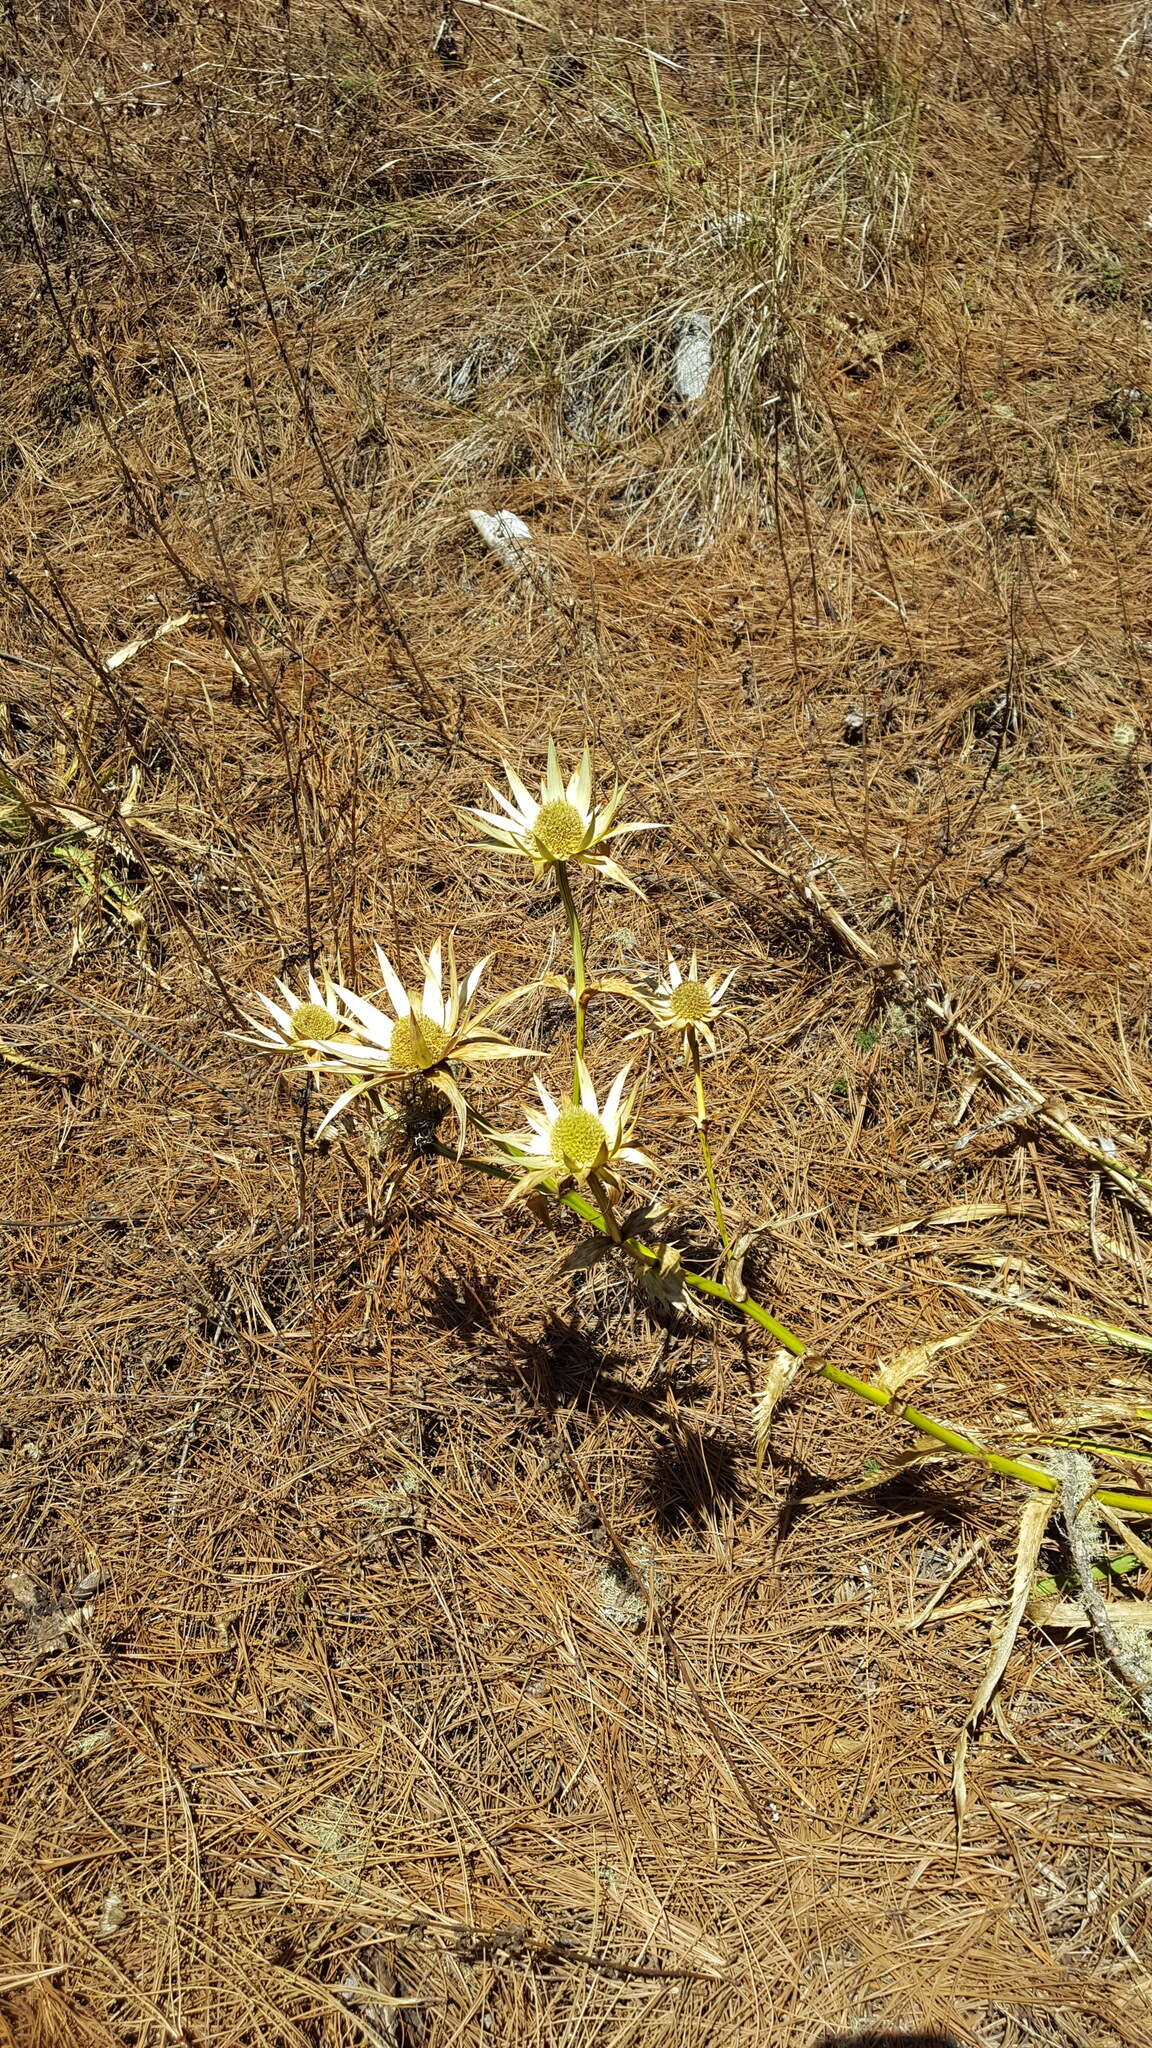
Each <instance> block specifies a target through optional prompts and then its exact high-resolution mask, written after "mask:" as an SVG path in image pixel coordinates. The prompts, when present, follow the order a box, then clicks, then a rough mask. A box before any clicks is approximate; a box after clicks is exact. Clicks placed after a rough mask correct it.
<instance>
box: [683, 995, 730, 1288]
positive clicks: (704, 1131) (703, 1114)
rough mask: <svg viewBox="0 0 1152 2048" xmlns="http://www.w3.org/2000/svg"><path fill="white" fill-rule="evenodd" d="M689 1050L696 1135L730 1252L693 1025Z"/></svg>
mask: <svg viewBox="0 0 1152 2048" xmlns="http://www.w3.org/2000/svg"><path fill="white" fill-rule="evenodd" d="M688 1051H689V1054H690V1055H691V1059H692V1078H693V1080H694V1082H695V1084H696V1136H697V1137H698V1138H699V1140H700V1157H701V1158H702V1159H703V1161H704V1171H705V1173H706V1174H707V1176H708V1191H709V1193H710V1194H711V1196H712V1209H713V1213H714V1215H715V1217H716V1228H717V1229H718V1231H719V1232H720V1242H721V1244H722V1245H723V1247H724V1249H725V1251H726V1252H730V1251H731V1249H732V1245H731V1241H730V1239H729V1236H728V1225H727V1223H726V1222H725V1220H724V1204H723V1202H722V1201H721V1200H720V1190H719V1188H718V1187H717V1185H716V1174H715V1170H714V1168H713V1165H712V1147H711V1145H710V1144H709V1143H708V1105H707V1103H706V1102H705V1100H704V1076H703V1074H702V1072H701V1070H700V1041H699V1039H698V1038H697V1036H696V1033H695V1032H694V1031H693V1029H692V1027H691V1026H689V1028H688Z"/></svg>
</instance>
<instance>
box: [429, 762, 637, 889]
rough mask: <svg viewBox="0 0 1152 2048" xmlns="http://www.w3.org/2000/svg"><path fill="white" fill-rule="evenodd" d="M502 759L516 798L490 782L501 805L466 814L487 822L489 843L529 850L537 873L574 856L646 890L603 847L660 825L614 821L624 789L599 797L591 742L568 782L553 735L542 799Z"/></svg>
mask: <svg viewBox="0 0 1152 2048" xmlns="http://www.w3.org/2000/svg"><path fill="white" fill-rule="evenodd" d="M502 765H503V769H504V773H505V775H506V776H507V777H508V787H509V789H510V790H511V792H512V798H514V799H515V801H512V800H511V799H510V798H508V797H506V796H504V795H503V794H502V793H501V791H500V790H498V789H494V788H493V787H492V784H491V783H489V785H488V793H489V795H490V796H491V798H492V801H493V803H495V804H498V805H499V806H500V809H499V811H479V810H472V809H468V810H466V811H465V812H464V814H463V815H464V816H465V817H466V818H473V819H475V820H476V822H477V823H478V824H480V825H482V826H483V828H484V844H485V845H486V846H488V847H491V849H492V850H493V852H496V853H516V854H522V855H524V856H525V857H526V858H527V859H528V860H530V861H531V862H532V866H533V868H534V870H535V872H536V873H537V874H538V875H542V874H544V873H546V872H547V870H548V869H549V868H555V867H559V866H561V865H562V864H563V863H564V862H566V861H573V862H575V863H576V865H577V866H579V867H586V868H592V869H594V870H595V872H596V873H597V874H601V875H606V876H608V877H609V879H610V880H611V881H613V882H619V883H620V884H621V885H622V886H623V887H624V888H625V889H631V890H632V891H633V893H634V894H635V895H637V896H642V895H643V893H644V892H643V890H642V889H640V888H638V887H637V884H636V883H635V882H634V881H632V879H631V877H630V876H629V875H626V874H625V872H624V870H623V868H622V867H619V866H618V865H617V863H616V862H615V861H614V860H612V859H611V858H610V857H609V856H608V855H607V854H605V853H603V852H602V851H601V850H600V849H601V848H602V847H604V846H605V845H607V843H608V841H609V840H611V839H618V838H619V837H620V836H621V835H622V834H623V833H625V832H658V831H660V829H661V827H660V826H659V825H656V824H652V823H649V822H644V821H642V820H635V821H633V822H632V823H630V824H626V825H617V824H615V823H614V822H613V820H614V819H615V817H616V814H617V812H618V810H619V808H620V805H621V804H622V803H623V801H624V795H625V792H624V791H623V790H622V789H621V788H620V786H619V784H617V785H616V786H615V788H614V789H613V791H612V794H611V796H610V797H608V798H607V799H606V801H604V802H603V803H598V802H596V801H595V800H594V796H593V789H592V757H591V754H590V753H589V751H588V748H587V746H585V748H584V751H583V754H582V755H581V757H580V765H579V767H578V768H577V769H575V770H574V772H573V773H572V774H571V775H570V776H569V778H568V780H567V782H565V781H564V778H563V776H562V775H561V773H560V763H559V760H558V758H557V753H556V742H555V740H549V742H548V766H547V770H546V773H545V775H544V780H543V781H542V783H541V785H540V797H539V801H537V799H536V798H535V797H534V796H532V795H531V794H530V792H529V791H528V790H527V789H526V788H525V786H524V784H523V782H521V780H520V777H519V776H518V775H517V773H516V771H515V769H514V768H511V767H509V765H508V763H507V761H505V762H504V763H503V764H502Z"/></svg>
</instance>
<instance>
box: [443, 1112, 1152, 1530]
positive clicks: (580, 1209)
mask: <svg viewBox="0 0 1152 2048" xmlns="http://www.w3.org/2000/svg"><path fill="white" fill-rule="evenodd" d="M436 1151H437V1152H438V1153H439V1154H440V1156H441V1158H443V1159H451V1160H452V1161H453V1163H454V1164H456V1165H459V1164H460V1161H458V1160H457V1158H456V1154H455V1153H454V1152H452V1151H450V1150H449V1149H448V1147H447V1146H446V1145H439V1144H438V1145H437V1146H436ZM467 1163H468V1164H469V1165H470V1166H476V1167H479V1169H480V1171H481V1172H482V1173H487V1174H492V1175H494V1176H495V1177H496V1178H497V1179H499V1180H515V1178H516V1175H515V1173H514V1172H513V1171H512V1170H511V1169H510V1168H509V1167H506V1166H500V1165H498V1164H497V1162H496V1161H495V1160H488V1159H472V1160H469V1161H468V1162H467ZM547 1192H548V1193H550V1194H553V1195H555V1197H556V1200H557V1201H558V1202H560V1203H561V1204H562V1205H563V1207H564V1208H565V1209H570V1210H571V1211H572V1213H573V1215H575V1216H579V1217H580V1218H581V1219H582V1220H583V1221H584V1222H585V1223H590V1224H591V1225H592V1227H593V1229H594V1230H598V1231H600V1232H601V1234H602V1235H603V1236H604V1237H608V1238H613V1241H614V1242H616V1243H618V1242H619V1236H618V1231H619V1226H618V1225H617V1234H615V1235H614V1233H613V1230H612V1229H611V1227H610V1226H609V1224H608V1222H607V1221H606V1219H605V1217H604V1216H603V1215H602V1214H601V1212H600V1210H599V1209H597V1208H595V1207H594V1206H593V1204H592V1203H591V1202H589V1201H588V1200H587V1199H586V1197H585V1196H583V1195H582V1194H580V1193H579V1191H578V1190H577V1189H576V1188H566V1189H563V1190H561V1189H558V1188H554V1187H553V1188H549V1189H548V1190H547ZM613 1221H615V1217H613ZM628 1250H629V1251H630V1252H631V1253H632V1255H633V1256H634V1257H635V1258H638V1259H642V1260H643V1261H644V1263H645V1264H646V1265H653V1266H655V1265H658V1264H659V1262H660V1253H659V1252H658V1251H657V1250H656V1249H655V1248H654V1247H653V1246H652V1245H646V1244H642V1243H641V1242H640V1241H639V1239H637V1238H634V1237H630V1238H629V1239H628ZM680 1278H681V1279H682V1280H683V1281H684V1284H685V1286H687V1287H691V1288H693V1289H694V1290H695V1291H696V1293H697V1294H706V1295H709V1296H710V1297H711V1298H712V1299H713V1300H715V1301H725V1302H727V1303H728V1306H729V1307H730V1308H734V1309H736V1310H738V1312H739V1313H740V1314H741V1315H742V1316H747V1317H748V1319H749V1321H750V1322H753V1323H756V1324H758V1325H759V1327H760V1328H761V1329H762V1330H767V1331H768V1333H769V1335H770V1336H772V1337H774V1338H775V1339H776V1342H777V1343H778V1344H779V1345H781V1346H782V1348H783V1349H784V1350H785V1351H788V1352H790V1353H791V1354H792V1357H793V1358H797V1359H804V1360H806V1361H807V1363H808V1365H809V1368H810V1370H811V1371H812V1372H813V1374H814V1375H815V1376H816V1377H817V1378H819V1379H824V1380H828V1381H830V1382H831V1384H832V1385H833V1386H834V1387H842V1388H843V1390H844V1392H845V1393H848V1394H854V1395H855V1396H856V1399H857V1400H859V1401H867V1402H868V1404H869V1406H870V1407H872V1408H892V1407H894V1408H895V1410H896V1413H897V1415H898V1416H899V1417H900V1420H901V1421H902V1422H906V1423H908V1425H909V1427H910V1428H912V1429H915V1430H918V1431H919V1432H920V1434H921V1436H926V1437H930V1438H931V1439H932V1441H933V1442H934V1443H938V1444H942V1445H943V1447H944V1449H945V1450H949V1451H955V1452H956V1453H957V1455H958V1456H959V1457H962V1458H974V1459H976V1460H977V1462H978V1463H979V1464H981V1465H983V1466H985V1467H986V1469H987V1470H988V1471H989V1472H999V1473H1001V1474H1002V1475H1003V1476H1004V1477H1005V1478H1007V1479H1018V1480H1020V1481H1021V1482H1022V1484H1023V1485H1025V1486H1034V1487H1037V1488H1039V1489H1040V1490H1041V1491H1042V1492H1044V1493H1056V1492H1058V1491H1059V1481H1058V1480H1056V1479H1054V1478H1053V1476H1052V1474H1051V1473H1050V1472H1046V1471H1045V1470H1044V1467H1043V1466H1042V1465H1033V1464H1030V1463H1028V1462H1026V1461H1025V1460H1024V1459H1021V1458H1003V1457H1001V1456H1000V1454H999V1452H997V1451H989V1450H986V1449H985V1447H984V1445H983V1444H979V1443H977V1442H976V1441H975V1439H974V1438H973V1437H970V1436H967V1435H966V1434H965V1433H964V1431H963V1430H959V1429H953V1428H952V1427H951V1425H950V1424H949V1423H947V1422H938V1421H937V1420H936V1418H935V1416H933V1415H925V1414H924V1413H923V1411H922V1410H921V1409H919V1408H913V1407H911V1406H909V1404H908V1403H907V1402H904V1401H901V1400H900V1397H899V1395H898V1394H893V1393H891V1392H890V1391H889V1389H888V1388H887V1387H881V1386H878V1385H877V1384H876V1382H875V1381H874V1380H862V1379H858V1378H857V1377H856V1375H855V1374H854V1373H850V1372H845V1371H844V1370H843V1369H842V1367H840V1366H838V1365H832V1364H830V1363H829V1361H828V1360H827V1359H825V1358H819V1357H817V1356H815V1355H813V1354H812V1353H810V1352H809V1349H808V1346H807V1345H806V1344H805V1343H804V1341H803V1339H802V1338H800V1337H798V1336H797V1335H796V1333H795V1331H793V1330H790V1329H788V1327H787V1325H786V1324H784V1323H778V1322H777V1321H776V1318H775V1316H771V1315H769V1313H768V1310H767V1309H766V1308H761V1306H760V1303H759V1302H758V1301H752V1300H751V1299H749V1298H746V1299H745V1300H743V1301H737V1300H736V1299H735V1298H734V1296H733V1295H732V1294H731V1293H730V1292H729V1290H728V1288H727V1287H725V1286H724V1285H723V1284H722V1283H721V1282H720V1281H719V1280H710V1279H708V1277H707V1275H706V1274H703V1273H689V1272H687V1271H686V1270H685V1269H684V1268H683V1267H682V1268H681V1270H680ZM1092 1499H1093V1500H1098V1501H1101V1502H1102V1503H1103V1505H1104V1506H1105V1507H1110V1508H1121V1509H1125V1510H1127V1512H1128V1513H1129V1514H1136V1515H1143V1516H1152V1497H1150V1496H1149V1495H1148V1494H1143V1493H1117V1492H1115V1491H1113V1490H1111V1489H1109V1488H1106V1487H1102V1486H1100V1487H1095V1488H1093V1492H1092Z"/></svg>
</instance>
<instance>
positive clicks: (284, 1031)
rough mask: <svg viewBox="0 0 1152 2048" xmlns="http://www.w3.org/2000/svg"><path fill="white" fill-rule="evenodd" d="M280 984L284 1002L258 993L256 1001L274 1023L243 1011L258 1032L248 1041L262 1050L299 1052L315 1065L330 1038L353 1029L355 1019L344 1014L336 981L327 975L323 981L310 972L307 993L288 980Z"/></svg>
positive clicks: (277, 984)
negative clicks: (296, 989)
mask: <svg viewBox="0 0 1152 2048" xmlns="http://www.w3.org/2000/svg"><path fill="white" fill-rule="evenodd" d="M276 986H277V988H278V989H279V991H280V993H281V995H282V996H283V998H284V1000H283V1002H282V1003H274V1002H273V1001H272V998H271V996H266V995H263V994H262V993H261V992H260V991H259V990H257V992H256V1000H257V1002H259V1003H263V1005H264V1008H265V1009H266V1010H267V1011H268V1013H269V1015H270V1017H271V1019H272V1022H271V1023H268V1021H267V1019H265V1018H263V1017H250V1016H248V1013H247V1011H245V1012H244V1013H243V1014H244V1016H245V1018H246V1019H247V1022H248V1023H249V1024H251V1026H252V1029H253V1032H254V1033H255V1036H254V1037H253V1038H251V1039H249V1040H248V1043H249V1044H250V1045H256V1046H258V1047H259V1048H260V1051H261V1052H280V1053H283V1052H298V1053H300V1054H301V1055H302V1056H303V1058H304V1062H305V1065H307V1066H312V1065H314V1064H315V1060H314V1057H313V1056H314V1055H319V1053H320V1051H321V1049H322V1048H323V1047H324V1046H326V1045H327V1043H328V1041H329V1040H331V1039H333V1038H336V1037H338V1036H339V1034H340V1033H341V1032H342V1031H348V1030H350V1029H351V1028H352V1020H351V1018H350V1017H347V1016H343V1017H342V1016H341V1014H340V997H339V994H338V992H337V989H336V984H335V983H334V982H333V981H332V980H331V979H330V978H329V976H328V975H327V974H324V975H323V979H322V981H317V979H316V976H315V975H314V974H310V975H309V976H308V993H307V995H306V996H298V995H295V994H294V993H293V991H292V990H291V989H290V988H289V986H288V984H287V982H286V981H278V982H277V983H276Z"/></svg>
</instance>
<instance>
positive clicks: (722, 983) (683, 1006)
mask: <svg viewBox="0 0 1152 2048" xmlns="http://www.w3.org/2000/svg"><path fill="white" fill-rule="evenodd" d="M735 975H736V969H735V968H734V967H733V968H730V969H729V971H728V973H727V974H720V973H716V974H709V975H708V976H707V977H703V976H701V973H700V968H699V965H698V963H697V959H696V955H695V953H693V955H692V958H691V960H690V961H689V963H688V972H687V974H685V973H684V972H683V971H682V970H681V968H680V966H679V965H678V963H677V962H676V961H675V960H674V959H673V957H672V955H671V953H669V955H668V968H667V972H666V973H665V976H664V979H663V981H661V982H660V984H659V986H658V987H657V988H656V990H655V992H654V993H653V994H652V995H650V996H646V995H642V994H641V993H640V991H639V990H638V989H636V990H633V994H634V995H635V997H636V1000H637V1002H639V1003H642V1004H643V1006H644V1008H645V1009H646V1010H647V1011H648V1013H649V1015H650V1016H651V1017H652V1018H653V1020H654V1021H655V1023H656V1024H657V1025H658V1026H659V1028H660V1030H661V1031H678V1032H680V1034H681V1035H682V1037H683V1039H684V1042H685V1046H686V1047H687V1045H688V1042H689V1039H690V1037H691V1036H692V1035H693V1034H694V1035H695V1036H696V1037H697V1038H702V1039H703V1040H704V1042H705V1044H706V1045H708V1046H710V1047H711V1049H712V1051H713V1052H715V1050H716V1039H715V1037H714V1035H713V1031H712V1026H713V1025H714V1024H717V1023H719V1021H720V1018H721V1017H723V1016H724V1014H725V1011H724V1008H723V998H724V996H725V995H726V994H727V992H728V989H729V988H730V987H731V985H732V982H733V980H734V978H735Z"/></svg>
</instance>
